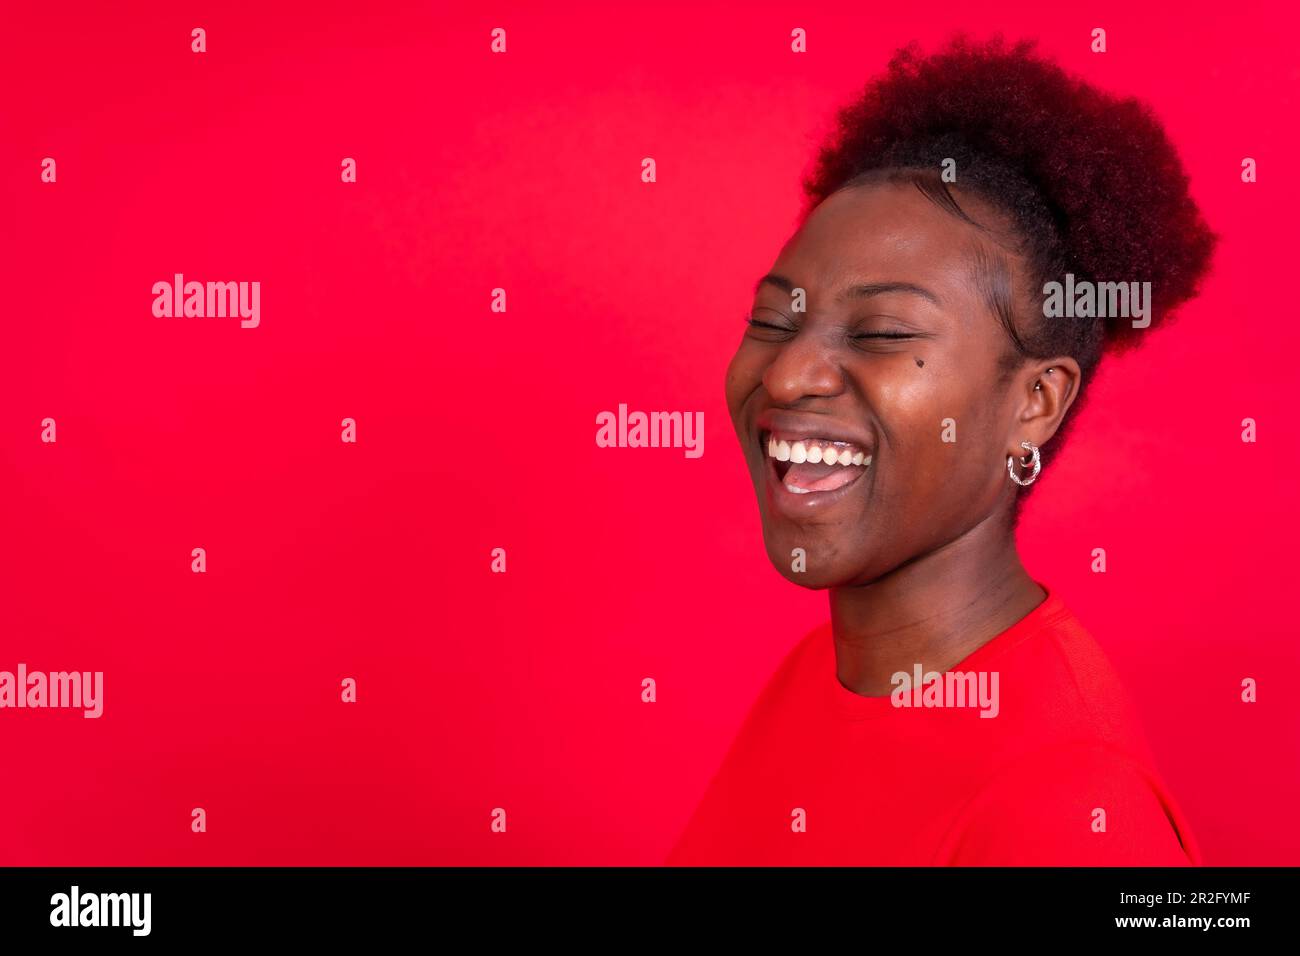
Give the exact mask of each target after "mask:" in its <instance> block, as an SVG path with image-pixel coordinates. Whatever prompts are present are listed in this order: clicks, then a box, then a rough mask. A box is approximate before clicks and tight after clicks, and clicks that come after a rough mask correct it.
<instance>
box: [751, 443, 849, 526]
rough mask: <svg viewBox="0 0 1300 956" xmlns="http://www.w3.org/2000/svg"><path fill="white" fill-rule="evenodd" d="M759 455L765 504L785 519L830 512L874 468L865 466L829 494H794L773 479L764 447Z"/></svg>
mask: <svg viewBox="0 0 1300 956" xmlns="http://www.w3.org/2000/svg"><path fill="white" fill-rule="evenodd" d="M762 451H763V462H764V464H763V467H764V469H765V472H764V473H765V475H766V478H767V481H766V482H765V483H766V485H767V501H768V504H770V505H771V506H772V508H773V509H774V510H775V511H777V512H779V513H780V514H782V515H784V516H785V517H787V518H807V517H809V516H811V515H816V514H820V513H821V512H823V511H825V510H826V509H827V508H833V507H834V506H835V505H836V504H838V503H839V502H840V501H842V500H844V499H845V498H847V497H848V496H849V495H851V494H853V493H854V491H855V490H857V489H858V488H859V487H861V486H862V485H863V483H864V482H865V480H866V477H867V474H868V473H869V472H870V471H871V470H872V468H874V465H868V466H867V467H866V468H864V469H863V470H862V474H860V475H858V477H856V478H854V479H853V480H852V481H850V482H849V483H848V484H847V485H844V486H843V487H841V488H836V489H835V490H833V491H809V492H807V493H805V494H795V493H794V492H793V491H791V490H790V489H789V488H787V487H786V486H785V483H784V482H783V481H781V478H780V476H779V475H777V473H776V459H775V458H772V457H771V456H770V455H768V454H767V449H766V447H764V448H763V449H762Z"/></svg>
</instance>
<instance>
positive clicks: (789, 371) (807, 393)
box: [763, 328, 844, 405]
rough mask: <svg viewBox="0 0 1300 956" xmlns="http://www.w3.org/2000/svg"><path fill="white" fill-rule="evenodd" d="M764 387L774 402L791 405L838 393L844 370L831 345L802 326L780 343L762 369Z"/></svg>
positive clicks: (842, 383) (841, 386) (842, 385)
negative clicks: (791, 336) (798, 331)
mask: <svg viewBox="0 0 1300 956" xmlns="http://www.w3.org/2000/svg"><path fill="white" fill-rule="evenodd" d="M763 387H764V388H766V389H767V393H768V394H769V395H771V396H772V399H773V400H774V401H776V402H780V403H781V404H790V405H792V404H794V403H795V402H797V401H799V400H800V399H802V398H808V397H811V396H821V397H825V396H831V395H838V394H839V393H840V391H841V389H843V387H844V372H843V370H842V369H841V368H840V365H839V363H838V362H837V361H836V360H835V354H834V351H833V350H832V349H831V348H830V346H829V345H828V344H827V343H826V342H825V341H824V340H822V339H820V338H818V337H817V336H816V335H813V334H810V330H809V329H807V328H805V329H803V330H802V331H801V332H800V333H799V334H798V335H796V336H795V337H794V338H793V339H791V340H790V341H789V342H786V343H785V344H784V345H782V346H781V349H780V351H779V352H778V353H777V356H776V358H775V359H774V360H773V361H772V363H771V364H770V365H768V367H767V368H766V369H765V370H764V372H763Z"/></svg>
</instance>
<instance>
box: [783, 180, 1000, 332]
mask: <svg viewBox="0 0 1300 956" xmlns="http://www.w3.org/2000/svg"><path fill="white" fill-rule="evenodd" d="M983 246H984V240H983V239H982V238H981V236H980V233H979V231H978V229H976V227H974V226H972V225H971V224H970V223H967V222H963V221H962V220H960V219H958V218H957V217H956V216H955V215H953V214H952V213H950V212H947V211H945V210H943V209H941V208H939V206H937V205H936V204H935V203H934V202H932V201H931V200H929V199H927V198H926V197H925V196H924V195H922V193H921V192H920V190H918V189H917V188H916V187H915V186H914V185H912V184H911V183H906V182H903V183H888V182H887V183H878V184H871V185H864V186H854V187H850V188H847V189H841V190H839V191H838V192H835V193H832V194H831V195H830V196H828V197H827V198H826V199H825V200H824V201H823V202H822V203H821V204H820V205H818V206H817V208H816V209H814V210H813V211H812V213H811V214H809V216H808V218H807V220H806V221H805V222H804V224H803V226H802V227H801V228H800V229H799V230H798V231H797V232H796V233H795V234H794V235H793V236H792V237H791V238H790V240H789V241H788V242H787V243H786V244H785V246H784V247H783V248H782V250H781V253H780V254H779V255H778V256H777V260H776V263H775V264H774V265H773V268H772V271H773V272H774V273H777V274H780V275H782V276H785V277H787V278H789V279H790V280H791V281H792V282H793V283H794V284H795V285H797V286H800V287H802V288H804V289H806V290H807V291H808V295H809V298H810V300H812V301H813V302H817V303H819V306H820V307H822V308H826V307H830V306H831V305H833V304H836V303H840V302H843V301H846V300H847V297H848V293H849V290H850V289H852V288H853V287H854V286H858V285H861V284H863V283H890V282H898V283H911V284H914V285H917V286H921V287H922V288H924V289H926V290H928V291H929V292H931V293H932V294H933V295H934V297H935V298H936V299H938V302H939V305H940V306H941V307H943V308H954V307H956V308H960V309H961V310H962V311H966V310H967V309H968V308H969V306H970V305H971V303H972V302H973V301H978V300H979V293H978V289H977V283H976V281H975V276H974V271H975V266H976V262H977V255H978V253H979V252H980V251H981V248H982V247H983Z"/></svg>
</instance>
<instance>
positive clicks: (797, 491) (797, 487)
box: [785, 485, 812, 495]
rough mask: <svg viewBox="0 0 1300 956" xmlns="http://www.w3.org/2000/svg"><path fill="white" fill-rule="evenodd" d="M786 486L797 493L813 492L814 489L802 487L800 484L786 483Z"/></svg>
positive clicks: (807, 493)
mask: <svg viewBox="0 0 1300 956" xmlns="http://www.w3.org/2000/svg"><path fill="white" fill-rule="evenodd" d="M785 487H786V489H787V490H789V491H793V492H794V493H795V494H796V495H809V494H812V489H810V488H800V487H799V486H798V485H786V486H785Z"/></svg>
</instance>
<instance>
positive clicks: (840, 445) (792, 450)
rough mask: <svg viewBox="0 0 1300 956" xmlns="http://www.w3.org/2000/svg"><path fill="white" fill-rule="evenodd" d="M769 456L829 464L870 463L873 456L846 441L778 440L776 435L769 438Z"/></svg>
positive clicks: (793, 461)
mask: <svg viewBox="0 0 1300 956" xmlns="http://www.w3.org/2000/svg"><path fill="white" fill-rule="evenodd" d="M767 456H768V457H769V458H775V459H776V460H777V461H788V462H791V463H793V464H796V465H798V464H802V463H803V462H805V461H806V462H811V463H812V464H814V465H816V464H822V463H825V464H827V465H845V466H849V465H870V464H871V456H870V455H868V454H867V453H866V452H864V451H861V450H859V449H856V448H854V447H852V446H851V445H848V444H847V443H845V442H830V441H827V440H825V439H819V438H813V439H808V440H805V441H795V442H789V441H778V440H777V439H776V438H774V437H769V438H768V440H767Z"/></svg>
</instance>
